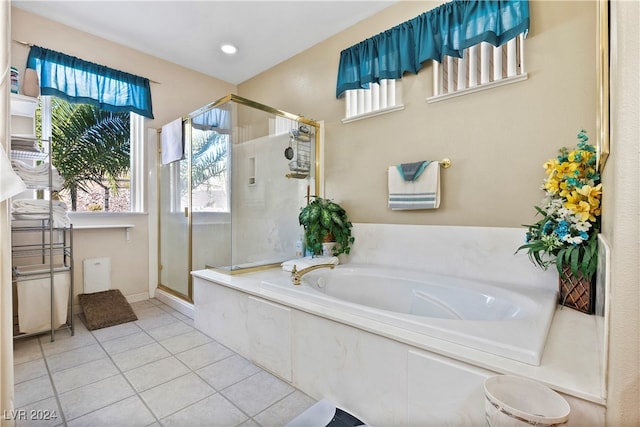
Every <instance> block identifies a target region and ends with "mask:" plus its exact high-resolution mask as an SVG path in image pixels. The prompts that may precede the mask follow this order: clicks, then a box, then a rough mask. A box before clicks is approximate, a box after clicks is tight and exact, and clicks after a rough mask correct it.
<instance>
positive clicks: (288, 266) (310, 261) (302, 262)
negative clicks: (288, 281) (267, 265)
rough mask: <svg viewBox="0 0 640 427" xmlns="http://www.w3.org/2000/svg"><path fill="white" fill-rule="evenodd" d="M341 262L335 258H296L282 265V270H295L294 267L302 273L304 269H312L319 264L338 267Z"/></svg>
mask: <svg viewBox="0 0 640 427" xmlns="http://www.w3.org/2000/svg"><path fill="white" fill-rule="evenodd" d="M339 263H340V261H339V260H338V257H335V256H319V257H310V256H307V257H304V258H296V259H292V260H289V261H285V262H283V263H282V269H283V270H284V271H291V270H293V266H294V265H295V266H296V270H298V271H300V270H302V269H303V268H307V267H311V266H314V265H318V264H333V265H338V264H339Z"/></svg>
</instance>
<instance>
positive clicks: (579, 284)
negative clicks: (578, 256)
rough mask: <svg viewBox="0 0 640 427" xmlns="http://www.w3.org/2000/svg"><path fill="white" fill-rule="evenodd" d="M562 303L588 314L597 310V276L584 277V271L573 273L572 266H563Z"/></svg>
mask: <svg viewBox="0 0 640 427" xmlns="http://www.w3.org/2000/svg"><path fill="white" fill-rule="evenodd" d="M559 287H560V304H561V305H563V306H565V307H570V308H573V309H575V310H578V311H581V312H583V313H587V314H593V313H594V312H595V305H596V304H595V302H596V287H595V276H594V277H584V276H583V275H582V272H578V274H573V272H571V267H570V266H568V265H564V266H562V274H561V275H560V279H559Z"/></svg>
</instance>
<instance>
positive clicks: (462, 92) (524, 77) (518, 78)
mask: <svg viewBox="0 0 640 427" xmlns="http://www.w3.org/2000/svg"><path fill="white" fill-rule="evenodd" d="M527 78H528V76H527V73H523V74H520V75H517V76H513V77H508V78H506V79H502V80H498V81H495V82H490V83H485V84H483V85H478V86H474V87H468V88H466V89H462V90H459V91H456V92H451V93H446V94H444V95H435V96H430V97H429V98H427V103H428V104H431V103H434V102H439V101H444V100H446V99H450V98H455V97H458V96H463V95H468V94H470V93H475V92H480V91H483V90H487V89H493V88H495V87H498V86H504V85H508V84H511V83H517V82H520V81H523V80H527Z"/></svg>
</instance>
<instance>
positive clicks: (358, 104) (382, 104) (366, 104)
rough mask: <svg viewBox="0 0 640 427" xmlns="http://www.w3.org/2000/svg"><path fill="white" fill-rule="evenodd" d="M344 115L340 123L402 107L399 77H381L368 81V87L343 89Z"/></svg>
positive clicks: (389, 111) (366, 117) (397, 109)
mask: <svg viewBox="0 0 640 427" xmlns="http://www.w3.org/2000/svg"><path fill="white" fill-rule="evenodd" d="M344 98H345V117H344V119H342V123H351V122H354V121H356V120H362V119H368V118H369V117H375V116H379V115H381V114H387V113H391V112H394V111H399V110H402V109H404V105H403V104H402V82H401V80H399V79H383V80H380V84H378V83H370V84H369V89H350V90H347V91H345V95H344Z"/></svg>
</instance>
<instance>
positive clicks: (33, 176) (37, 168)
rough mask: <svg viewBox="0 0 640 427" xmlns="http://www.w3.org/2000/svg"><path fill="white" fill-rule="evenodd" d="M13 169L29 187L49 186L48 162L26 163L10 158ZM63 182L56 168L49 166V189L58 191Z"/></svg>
mask: <svg viewBox="0 0 640 427" xmlns="http://www.w3.org/2000/svg"><path fill="white" fill-rule="evenodd" d="M11 166H12V167H13V170H14V171H16V173H17V174H18V175H19V176H20V178H22V180H23V181H24V183H25V184H27V186H29V188H42V187H47V186H49V164H48V163H40V164H39V165H28V164H27V163H25V162H21V161H20V160H15V159H12V160H11ZM63 184H64V180H63V179H62V177H61V176H60V174H59V173H58V170H57V169H56V168H55V167H54V166H53V165H52V166H51V189H52V190H53V191H59V190H60V189H61V188H62V186H63Z"/></svg>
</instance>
